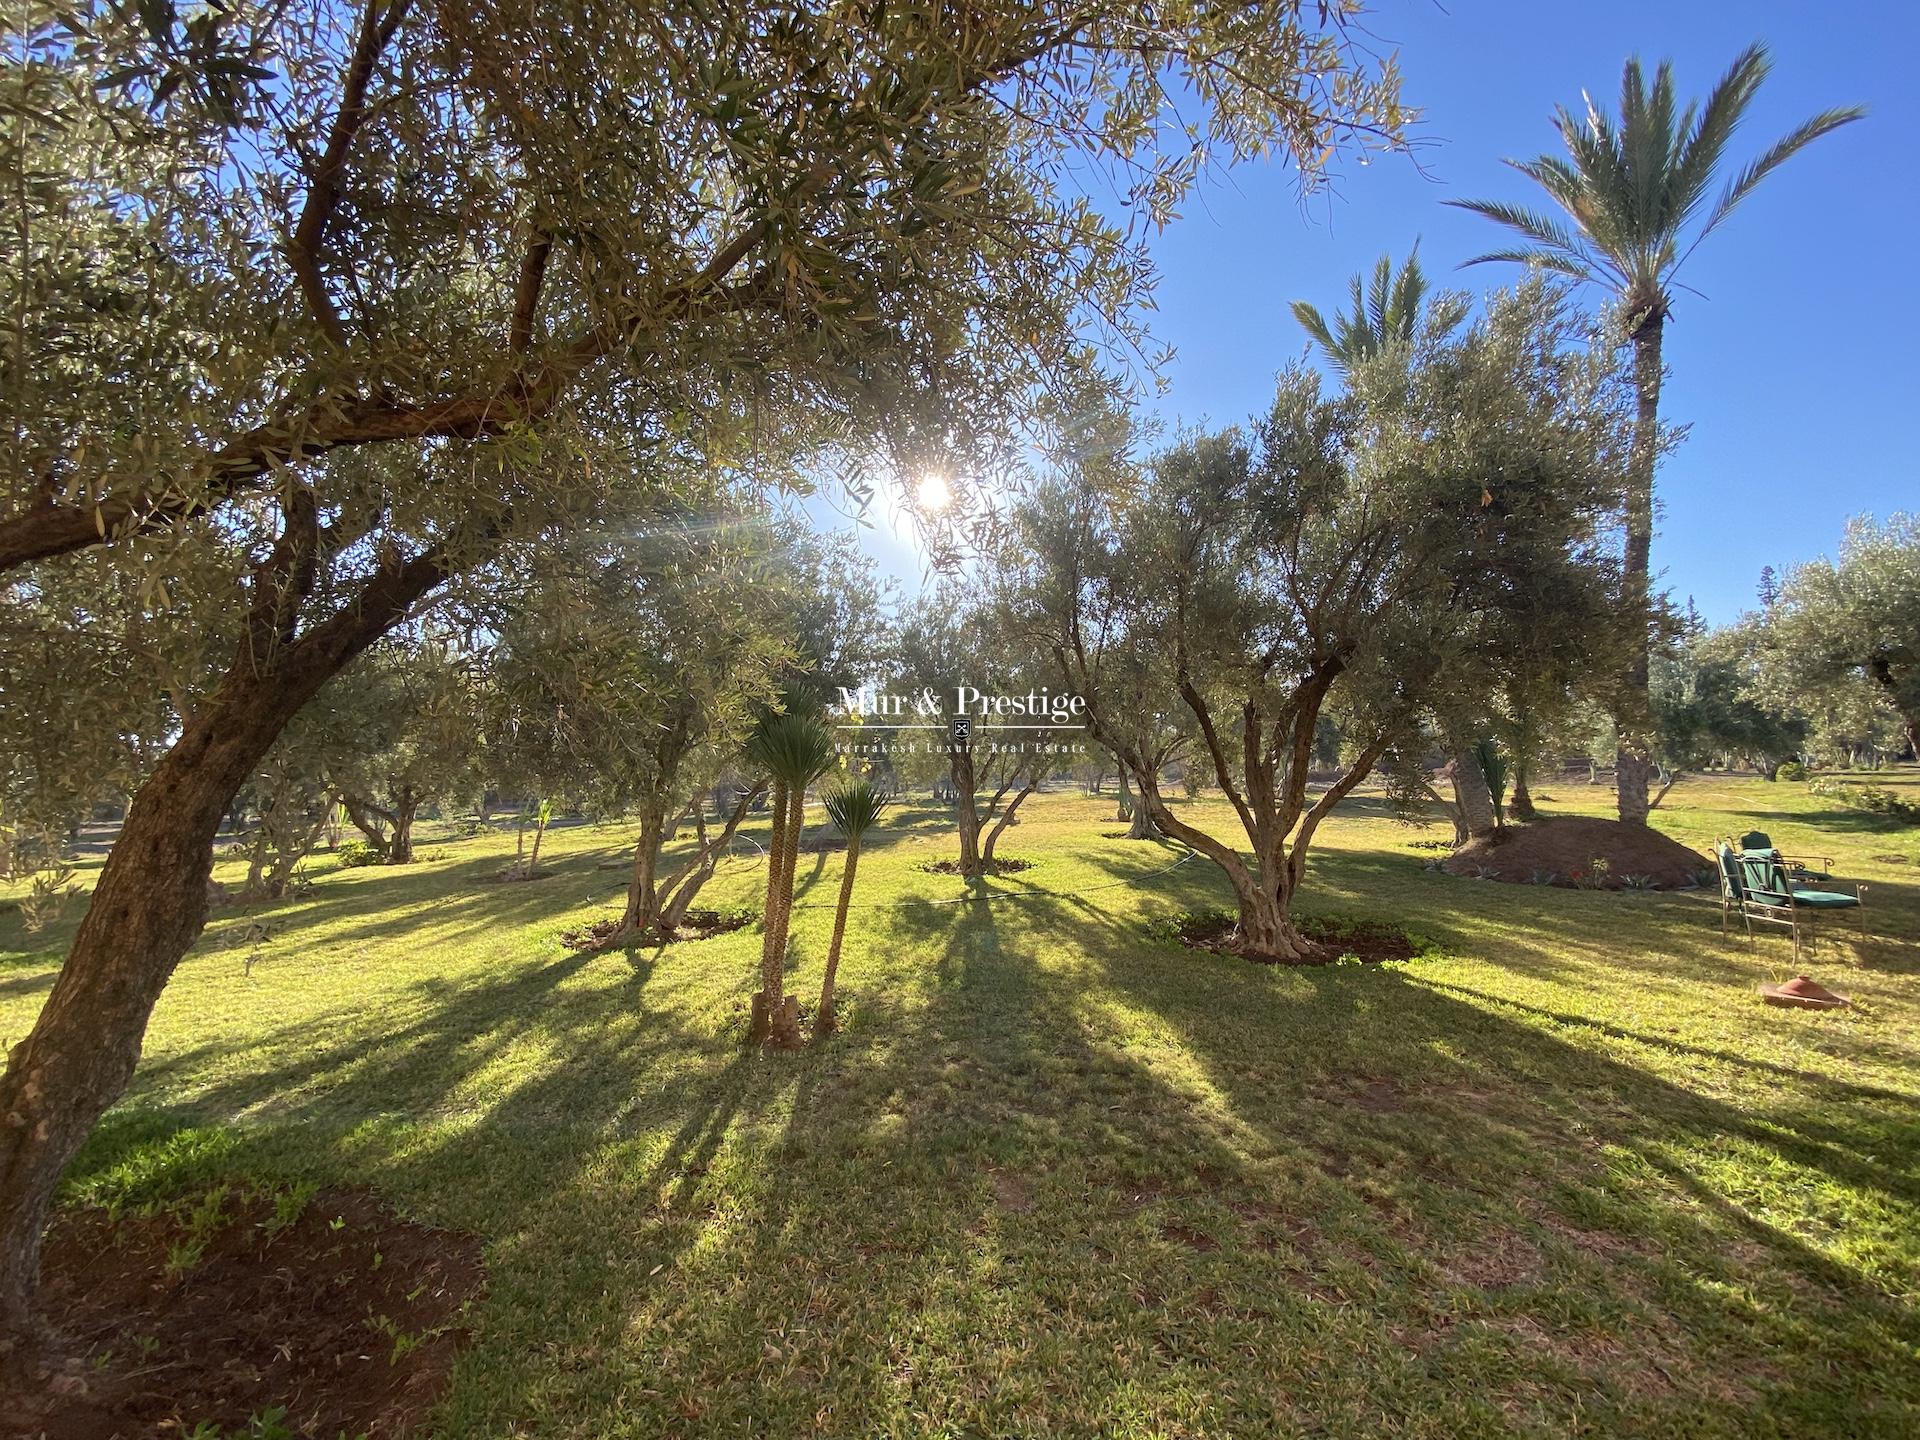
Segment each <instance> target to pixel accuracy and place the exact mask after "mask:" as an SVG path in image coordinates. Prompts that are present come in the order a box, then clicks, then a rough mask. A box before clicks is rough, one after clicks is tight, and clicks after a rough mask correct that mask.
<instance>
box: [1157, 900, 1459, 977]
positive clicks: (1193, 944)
mask: <svg viewBox="0 0 1920 1440" xmlns="http://www.w3.org/2000/svg"><path fill="white" fill-rule="evenodd" d="M1293 923H1294V927H1295V928H1296V929H1298V930H1299V932H1300V934H1301V935H1302V936H1303V937H1304V938H1305V939H1306V940H1307V941H1308V942H1309V943H1310V945H1311V946H1312V951H1311V953H1310V954H1309V955H1308V956H1307V957H1306V958H1303V959H1300V960H1293V961H1273V960H1265V959H1262V958H1259V957H1256V956H1251V955H1243V954H1242V953H1241V951H1240V949H1239V945H1238V937H1237V935H1236V933H1235V932H1236V931H1237V930H1238V928H1239V924H1240V917H1239V916H1238V915H1237V914H1235V913H1234V912H1233V911H1231V910H1195V911H1190V912H1188V913H1187V914H1184V915H1181V916H1178V917H1177V918H1176V919H1175V920H1174V921H1173V923H1172V924H1171V925H1170V926H1168V927H1167V932H1166V933H1167V934H1168V935H1169V936H1170V938H1171V939H1172V940H1173V942H1174V943H1175V944H1178V945H1180V946H1183V947H1184V948H1186V949H1188V950H1201V951H1205V952H1207V953H1209V954H1214V955H1232V956H1236V957H1238V958H1240V959H1244V960H1251V961H1252V962H1253V963H1255V964H1261V965H1266V964H1289V965H1299V966H1317V965H1338V964H1343V963H1344V964H1362V965H1380V964H1384V963H1386V962H1388V961H1398V960H1417V959H1418V958H1419V957H1420V956H1421V955H1423V954H1425V953H1426V950H1427V946H1426V945H1425V943H1424V942H1422V941H1420V940H1418V939H1416V938H1415V937H1414V936H1412V935H1409V934H1407V933H1406V932H1405V931H1404V930H1399V929H1396V928H1394V927H1393V926H1391V925H1386V924H1382V923H1380V922H1378V921H1372V920H1344V919H1338V918H1335V917H1332V916H1319V915H1296V916H1294V917H1293Z"/></svg>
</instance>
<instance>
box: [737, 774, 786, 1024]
mask: <svg viewBox="0 0 1920 1440" xmlns="http://www.w3.org/2000/svg"><path fill="white" fill-rule="evenodd" d="M768 808H769V809H770V810H772V812H773V833H772V834H771V835H769V836H768V837H767V903H766V906H765V913H764V914H763V915H762V916H761V919H760V990H759V993H758V994H756V995H755V996H754V997H753V1019H752V1022H751V1024H750V1025H749V1026H748V1030H747V1041H748V1043H749V1044H752V1045H763V1044H765V1043H766V1042H767V1040H768V1038H769V1037H771V1036H772V1034H773V1012H774V1011H775V1010H776V1009H777V1008H779V1005H780V1000H781V990H782V988H783V986H784V980H785V976H784V971H783V965H784V962H785V959H786V957H785V955H784V954H782V953H781V950H780V948H778V947H780V946H782V945H783V944H784V937H783V936H782V935H781V933H780V880H781V876H782V874H783V873H784V871H785V868H786V863H787V844H786V840H787V782H786V781H784V780H775V781H774V782H773V792H772V795H771V796H770V798H769V800H768Z"/></svg>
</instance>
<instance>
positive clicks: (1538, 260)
mask: <svg viewBox="0 0 1920 1440" xmlns="http://www.w3.org/2000/svg"><path fill="white" fill-rule="evenodd" d="M1768 68H1769V62H1768V59H1767V52H1766V50H1765V48H1764V47H1762V46H1759V45H1752V46H1749V47H1748V48H1747V49H1746V50H1743V51H1742V52H1741V53H1740V55H1739V56H1738V57H1737V58H1736V59H1735V60H1734V62H1733V64H1732V65H1731V66H1730V67H1729V68H1728V70H1727V73H1726V74H1725V75H1723V76H1721V77H1720V82H1719V84H1717V85H1715V86H1714V87H1713V90H1712V92H1711V93H1709V94H1708V96H1707V99H1706V103H1705V104H1704V105H1700V104H1697V103H1689V104H1688V105H1687V106H1686V108H1685V109H1681V108H1679V106H1678V105H1677V103H1676V101H1675V98H1674V93H1673V67H1672V66H1671V65H1670V64H1668V63H1666V62H1665V61H1662V62H1661V64H1660V67H1659V68H1658V69H1657V70H1656V71H1655V72H1654V77H1653V84H1652V85H1651V86H1648V84H1647V80H1646V75H1645V73H1644V72H1643V71H1642V70H1641V68H1640V62H1639V60H1637V59H1634V60H1629V61H1628V62H1627V66H1626V72H1625V74H1624V75H1623V76H1622V78H1621V82H1620V114H1619V116H1618V118H1617V119H1616V118H1613V117H1609V116H1608V115H1606V114H1604V113H1603V112H1602V111H1601V110H1600V109H1599V107H1598V106H1596V105H1594V104H1593V102H1592V101H1591V100H1588V101H1587V104H1586V116H1585V119H1584V120H1582V119H1579V118H1576V117H1575V116H1574V115H1573V114H1572V113H1570V112H1569V111H1568V110H1567V109H1566V108H1565V107H1561V108H1560V109H1559V110H1558V112H1557V113H1556V115H1555V117H1554V126H1555V128H1556V129H1558V130H1559V132H1560V138H1561V140H1562V141H1563V142H1564V143H1565V145H1566V147H1567V155H1566V158H1564V159H1563V158H1562V157H1560V156H1557V155H1540V156H1537V157H1536V158H1534V159H1532V160H1509V161H1508V162H1507V163H1508V164H1509V165H1511V166H1513V168H1514V169H1516V170H1518V171H1519V172H1520V173H1521V174H1522V175H1525V176H1526V177H1527V178H1528V179H1530V180H1532V181H1534V182H1535V183H1537V184H1538V185H1539V186H1540V187H1541V188H1542V189H1544V190H1545V191H1546V192H1547V194H1548V195H1549V196H1550V197H1551V198H1552V200H1553V202H1554V203H1555V204H1556V205H1558V206H1559V207H1560V209H1561V210H1563V211H1564V212H1565V218H1564V219H1562V218H1559V217H1556V216H1554V215H1552V214H1550V213H1546V212H1542V211H1538V210H1532V209H1529V208H1527V207H1526V206H1524V205H1509V204H1506V203H1505V202H1502V201H1495V200H1450V201H1448V202H1447V203H1448V204H1450V205H1458V206H1460V207H1461V208H1462V209H1466V210H1471V211H1473V212H1474V213H1475V214H1478V215H1484V216H1486V217H1487V218H1488V219H1489V220H1493V221H1495V222H1497V223H1499V224H1501V225H1504V226H1506V227H1507V228H1508V229H1510V230H1515V231H1517V232H1519V234H1520V235H1522V236H1523V237H1525V239H1526V241H1527V243H1526V244H1524V245H1520V246H1517V247H1515V248H1513V249H1509V250H1496V251H1494V252H1492V253H1491V254H1487V255H1479V256H1475V257H1474V258H1473V259H1472V260H1469V261H1467V264H1469V265H1478V264H1483V263H1485V262H1488V261H1495V260H1505V261H1513V262H1515V263H1518V264H1523V265H1538V266H1541V267H1544V268H1545V269H1548V270H1552V271H1557V272H1558V273H1560V274H1562V275H1569V276H1572V277H1573V278H1574V279H1575V280H1579V281H1582V282H1587V283H1592V284H1596V285H1601V286H1604V287H1605V288H1606V289H1608V290H1610V291H1612V292H1613V294H1614V296H1615V298H1616V300H1617V301H1618V303H1619V305H1620V308H1621V310H1622V311H1623V312H1624V318H1625V323H1626V332H1627V336H1628V338H1629V339H1631V340H1632V341H1633V378H1634V385H1635V388H1636V391H1637V392H1638V401H1639V413H1638V415H1637V417H1636V422H1635V427H1634V439H1633V454H1632V456H1631V458H1630V462H1629V465H1628V477H1627V479H1628V484H1627V527H1626V528H1627V536H1626V557H1625V558H1626V564H1625V573H1626V582H1627V586H1628V589H1629V592H1630V593H1629V598H1630V599H1631V600H1632V601H1633V602H1634V608H1635V610H1636V611H1638V612H1640V613H1641V614H1644V613H1645V609H1646V604H1647V598H1648V568H1647V561H1648V552H1649V549H1650V547H1651V545H1652V542H1653V469H1654V461H1655V459H1656V458H1657V457H1658V455H1659V453H1660V433H1659V411H1660V380H1661V359H1660V350H1661V335H1662V331H1663V330H1664V328H1665V326H1666V322H1667V316H1668V315H1669V313H1670V312H1671V309H1672V297H1671V295H1670V294H1669V293H1668V287H1669V286H1670V285H1671V284H1672V283H1673V278H1674V275H1675V274H1676V273H1677V272H1678V271H1679V269H1680V267H1681V266H1682V265H1684V264H1685V263H1686V260H1687V257H1688V256H1690V255H1691V254H1693V252H1694V250H1695V248H1696V247H1697V246H1698V245H1699V244H1700V242H1701V241H1702V240H1704V239H1706V238H1707V236H1708V235H1710V234H1712V233H1713V231H1714V230H1715V229H1716V228H1717V227H1718V226H1719V225H1720V223H1721V222H1722V221H1723V220H1725V219H1726V218H1727V216H1728V215H1729V214H1731V213H1732V211H1733V208H1734V207H1735V206H1736V205H1738V204H1739V203H1740V202H1741V201H1742V200H1744V199H1746V198H1747V196H1748V195H1750V194H1752V193H1753V190H1754V187H1755V186H1757V185H1758V184H1759V183H1760V182H1761V181H1762V180H1764V179H1766V178H1767V176H1768V175H1770V174H1771V173H1772V172H1773V171H1774V170H1775V169H1776V168H1778V167H1779V166H1780V165H1781V164H1783V163H1785V162H1786V161H1787V160H1788V159H1790V158H1791V157H1792V156H1793V155H1795V154H1797V153H1798V152H1799V151H1800V150H1802V149H1804V148H1805V147H1806V146H1808V145H1810V144H1812V143H1813V142H1814V141H1815V140H1818V139H1819V138H1820V137H1821V136H1822V135H1825V134H1826V133H1827V132H1828V131H1830V130H1837V129H1839V127H1840V126H1842V125H1845V124H1847V123H1849V122H1850V121H1854V120H1858V119H1859V118H1860V117H1861V116H1862V115H1863V114H1865V113H1866V112H1865V111H1864V110H1862V109H1860V108H1859V107H1858V106H1848V107H1846V108H1843V109H1838V110H1823V111H1821V112H1820V113H1819V114H1818V115H1815V116H1814V117H1813V118H1812V119H1810V120H1807V121H1805V122H1803V123H1802V124H1801V125H1799V126H1798V127H1796V128H1795V129H1794V130H1792V131H1790V132H1788V134H1786V135H1785V136H1784V137H1782V138H1781V139H1779V140H1777V141H1775V142H1774V143H1773V145H1772V146H1770V147H1769V148H1768V149H1767V150H1765V151H1764V152H1763V153H1762V154H1761V155H1760V156H1759V157H1758V158H1757V159H1755V160H1752V161H1750V162H1749V163H1748V164H1747V165H1746V166H1745V167H1743V168H1742V169H1741V170H1740V171H1739V172H1738V173H1737V174H1735V175H1734V176H1733V178H1732V179H1731V180H1729V181H1728V182H1727V183H1726V185H1725V186H1724V187H1722V188H1721V189H1720V191H1719V193H1718V194H1717V195H1715V194H1713V193H1712V189H1713V181H1714V176H1715V175H1716V174H1717V173H1718V172H1719V170H1720V168H1721V163H1722V162H1723V161H1724V160H1725V159H1726V155H1727V145H1728V142H1730V141H1731V140H1732V139H1733V132H1734V131H1735V130H1736V129H1738V128H1739V125H1740V122H1741V121H1742V120H1743V119H1744V118H1745V117H1746V114H1747V110H1748V108H1749V107H1750V106H1751V105H1752V104H1753V97H1754V96H1755V94H1756V93H1758V91H1759V89H1760V84H1761V82H1762V81H1763V80H1765V79H1766V76H1767V71H1768ZM1583 98H1584V97H1583ZM1636 623H1639V622H1636ZM1647 658H1648V657H1647V632H1646V629H1645V627H1644V626H1642V628H1641V630H1640V633H1639V636H1638V637H1637V640H1636V643H1635V644H1634V645H1633V647H1632V651H1631V659H1630V660H1629V662H1628V673H1627V675H1626V677H1625V679H1626V682H1627V690H1628V693H1629V694H1630V695H1631V696H1634V697H1637V699H1638V701H1639V702H1640V704H1639V708H1641V709H1643V710H1644V708H1645V700H1646V694H1647V668H1648V667H1647ZM1650 769H1651V766H1650V765H1649V763H1648V759H1647V756H1646V753H1645V742H1644V740H1641V739H1636V738H1634V737H1633V736H1631V735H1623V736H1622V743H1621V746H1620V754H1619V785H1620V818H1621V819H1622V820H1625V821H1628V822H1631V823H1634V824H1641V825H1644V824H1645V823H1646V820H1647V810H1648V803H1647V778H1648V774H1649V771H1650Z"/></svg>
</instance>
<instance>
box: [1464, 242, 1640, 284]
mask: <svg viewBox="0 0 1920 1440" xmlns="http://www.w3.org/2000/svg"><path fill="white" fill-rule="evenodd" d="M1495 263H1500V264H1506V265H1538V266H1539V267H1540V268H1541V269H1542V270H1550V271H1552V272H1553V273H1554V274H1556V275H1568V276H1571V277H1572V278H1573V279H1575V280H1579V281H1583V282H1592V283H1595V284H1604V283H1605V281H1606V277H1605V276H1604V275H1602V274H1601V273H1600V272H1599V271H1597V270H1595V269H1593V268H1592V267H1591V266H1589V265H1588V264H1586V262H1584V261H1583V260H1581V259H1580V258H1579V257H1578V256H1574V255H1566V254H1563V253H1561V252H1560V251H1558V250H1547V249H1536V250H1526V249H1519V250H1489V251H1488V252H1487V253H1486V254H1485V255H1475V256H1474V257H1473V258H1472V259H1471V260H1462V261H1461V262H1460V268H1461V269H1462V270H1464V269H1466V268H1467V266H1469V265H1491V264H1495Z"/></svg>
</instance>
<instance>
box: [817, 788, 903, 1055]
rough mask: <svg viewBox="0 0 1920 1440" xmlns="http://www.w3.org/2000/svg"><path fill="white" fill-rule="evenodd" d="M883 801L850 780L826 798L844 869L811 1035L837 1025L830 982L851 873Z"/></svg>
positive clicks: (836, 969) (827, 1032)
mask: <svg viewBox="0 0 1920 1440" xmlns="http://www.w3.org/2000/svg"><path fill="white" fill-rule="evenodd" d="M887 803H888V802H887V797H886V796H885V795H884V794H882V793H881V792H880V791H879V790H878V789H876V788H875V787H874V786H873V785H871V784H869V783H868V782H867V781H865V780H850V781H848V782H847V783H846V784H844V785H842V786H840V787H839V788H838V789H836V790H835V791H834V792H833V793H832V794H831V795H829V796H827V798H826V806H827V814H828V815H829V816H830V817H831V818H832V820H833V823H834V824H835V825H837V826H838V827H839V828H840V833H841V834H842V835H845V836H846V837H847V868H846V873H844V874H843V875H842V876H841V877H840V904H839V907H838V908H837V909H836V910H835V911H834V912H833V940H832V942H831V943H830V944H829V945H828V946H827V970H826V974H825V975H823V976H822V977H821V980H820V1008H819V1009H818V1010H817V1011H815V1012H814V1017H813V1033H814V1034H815V1035H831V1034H832V1033H833V1032H834V1030H835V1029H836V1028H837V1027H838V1023H839V1022H838V1017H837V1016H836V1015H835V1013H834V1008H833V982H834V977H835V976H836V975H838V974H839V972H840V945H841V942H843V941H844V940H845V939H846V938H847V903H848V902H849V901H850V900H851V899H852V898H853V872H854V871H855V870H856V869H858V868H859V865H860V841H861V837H863V836H864V835H865V834H866V833H867V831H868V830H870V829H872V828H873V825H874V822H875V821H877V820H878V819H879V818H880V812H881V811H883V810H885V809H886V808H887Z"/></svg>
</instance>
